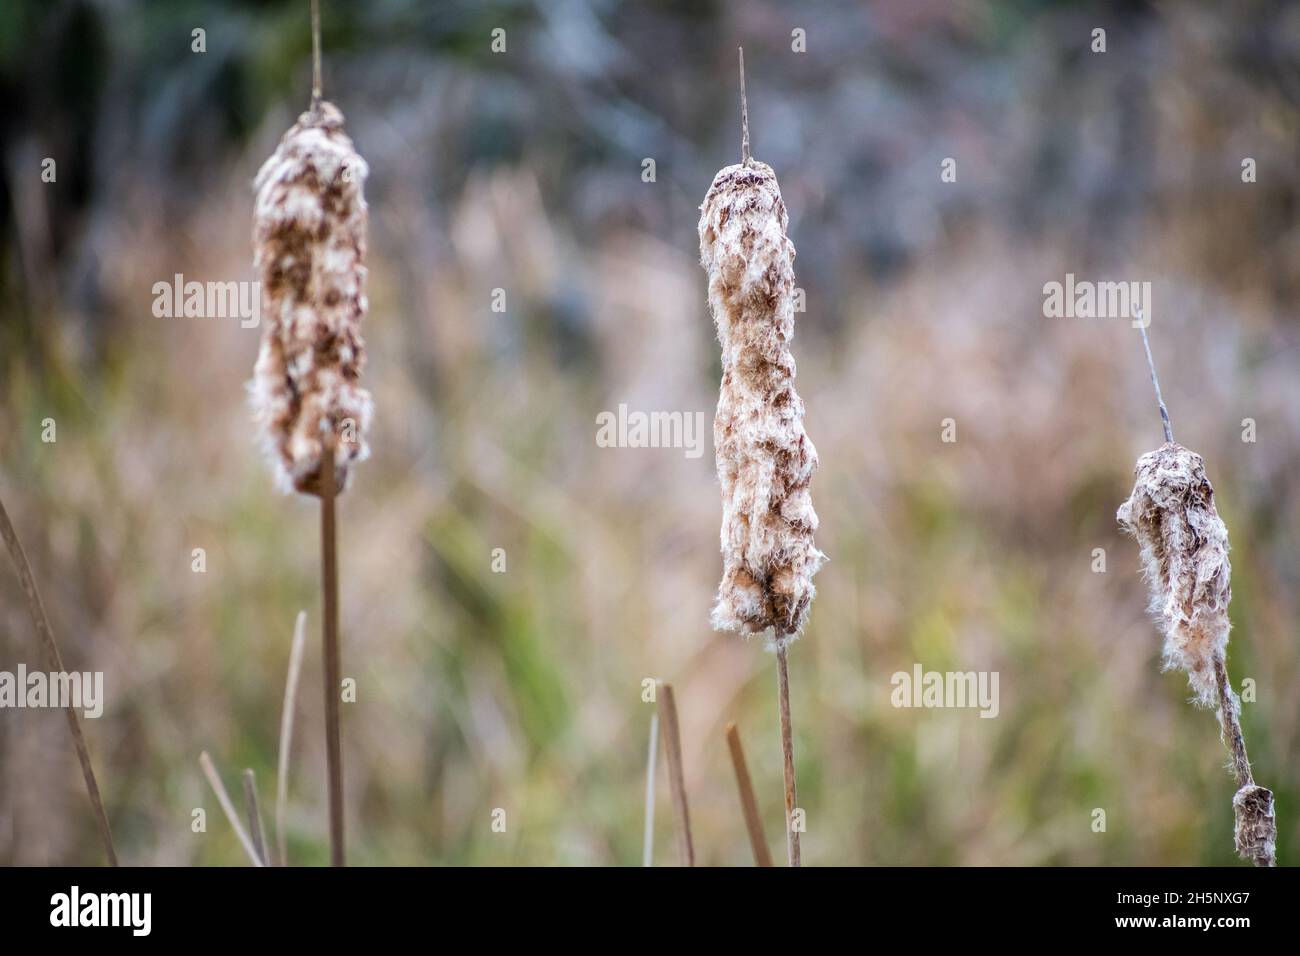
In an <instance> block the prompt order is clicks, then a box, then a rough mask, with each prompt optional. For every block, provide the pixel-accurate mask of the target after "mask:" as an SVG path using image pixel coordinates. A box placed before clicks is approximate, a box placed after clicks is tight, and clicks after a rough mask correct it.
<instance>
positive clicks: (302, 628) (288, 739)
mask: <svg viewBox="0 0 1300 956" xmlns="http://www.w3.org/2000/svg"><path fill="white" fill-rule="evenodd" d="M306 639H307V612H306V611H299V612H298V620H297V621H296V622H295V623H294V626H293V644H292V646H291V647H290V648H289V676H288V677H287V678H286V679H285V682H284V709H283V710H282V711H281V712H280V759H279V765H278V766H277V768H276V780H275V842H276V846H277V848H278V849H279V851H280V865H281V866H288V865H289V855H288V852H287V851H286V843H287V839H288V838H287V836H286V835H285V826H284V814H285V808H286V806H287V804H288V800H289V754H290V751H291V748H292V745H293V718H294V712H295V710H296V706H297V702H298V678H299V676H300V675H301V674H302V649H303V645H304V644H305V643H306Z"/></svg>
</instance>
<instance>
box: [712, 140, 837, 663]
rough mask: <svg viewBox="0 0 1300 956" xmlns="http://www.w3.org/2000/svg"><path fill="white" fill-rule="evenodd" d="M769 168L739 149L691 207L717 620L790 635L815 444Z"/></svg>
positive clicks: (815, 556) (818, 559) (813, 522)
mask: <svg viewBox="0 0 1300 956" xmlns="http://www.w3.org/2000/svg"><path fill="white" fill-rule="evenodd" d="M788 218H789V217H788V216H787V214H786V209H785V203H784V202H783V201H782V199H781V190H780V187H779V186H778V185H777V181H776V174H775V173H773V171H772V168H771V167H770V166H768V165H766V164H765V163H761V162H758V161H757V160H753V159H750V160H748V161H746V162H744V163H741V164H739V165H736V166H728V167H726V168H725V169H723V170H721V171H720V172H719V173H718V175H717V176H716V177H715V178H714V180H713V185H712V186H710V187H709V191H708V194H707V195H706V196H705V198H704V203H703V204H702V205H701V206H700V225H699V231H700V261H701V264H702V265H703V266H704V268H705V270H706V271H707V272H708V274H709V307H710V309H711V311H712V312H713V319H714V322H715V324H716V326H717V331H718V341H719V342H720V343H721V344H722V387H721V390H720V394H719V396H718V410H717V414H716V416H715V417H714V420H713V443H714V448H715V450H716V452H717V468H718V480H719V482H720V483H721V486H722V534H721V541H722V556H723V576H722V583H721V585H720V586H719V588H718V599H717V604H716V605H715V607H714V609H713V616H712V619H713V626H714V627H715V628H717V629H719V630H734V631H740V632H742V633H757V632H761V631H764V630H766V629H767V628H769V627H770V628H774V629H775V639H776V641H777V642H778V643H781V642H783V641H785V640H787V639H789V638H791V637H793V636H795V635H797V634H798V632H799V629H800V628H801V627H802V626H803V623H804V620H805V618H806V617H807V614H808V607H809V604H810V603H811V602H812V599H813V596H814V594H816V589H815V588H814V587H813V583H812V578H813V575H814V574H816V573H817V570H818V569H819V568H820V567H821V565H822V563H823V562H824V561H825V560H826V556H825V555H824V554H822V553H821V552H820V551H818V550H817V547H816V546H815V545H814V543H813V532H814V531H816V530H817V513H816V512H815V511H814V510H813V505H812V496H811V494H810V493H809V483H810V481H811V479H812V474H813V472H814V471H815V470H816V468H817V451H816V449H815V448H814V447H813V444H812V442H811V441H810V440H809V439H808V436H807V434H805V432H804V427H803V416H804V406H803V401H802V400H801V399H800V398H799V396H798V394H797V393H796V392H795V389H794V378H795V363H794V357H793V356H792V355H791V354H790V340H791V339H792V338H793V336H794V301H793V290H794V244H793V243H791V242H790V239H789V238H788V237H787V236H786V226H787V223H788Z"/></svg>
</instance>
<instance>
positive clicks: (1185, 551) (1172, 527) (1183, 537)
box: [1116, 442, 1232, 707]
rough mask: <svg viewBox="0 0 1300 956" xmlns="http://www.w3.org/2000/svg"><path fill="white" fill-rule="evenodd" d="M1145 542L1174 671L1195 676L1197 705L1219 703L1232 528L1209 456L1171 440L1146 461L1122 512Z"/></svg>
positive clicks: (1154, 604)
mask: <svg viewBox="0 0 1300 956" xmlns="http://www.w3.org/2000/svg"><path fill="white" fill-rule="evenodd" d="M1116 517H1117V518H1118V519H1119V523H1120V525H1121V527H1123V529H1124V530H1125V531H1127V532H1128V533H1129V534H1131V535H1133V536H1134V537H1135V538H1137V541H1138V544H1139V546H1140V547H1141V549H1142V564H1143V567H1144V569H1145V571H1146V576H1147V580H1148V583H1149V585H1150V588H1151V611H1152V613H1153V614H1154V615H1155V616H1156V618H1157V620H1158V621H1159V623H1160V629H1161V631H1162V632H1163V633H1164V638H1165V645H1164V662H1165V668H1166V669H1167V670H1172V669H1174V668H1177V669H1179V670H1184V671H1186V672H1187V677H1188V681H1189V683H1190V684H1191V686H1192V690H1193V691H1194V692H1195V694H1196V702H1197V704H1199V705H1200V706H1202V707H1210V706H1213V705H1215V704H1216V703H1217V702H1218V686H1217V682H1216V679H1215V662H1216V661H1222V660H1223V658H1224V653H1225V650H1226V648H1227V646H1228V629H1229V626H1230V625H1229V623H1228V602H1229V601H1231V600H1232V586H1231V584H1230V580H1229V579H1230V576H1231V572H1232V568H1231V566H1230V565H1229V563H1228V529H1227V528H1226V527H1225V526H1224V524H1223V521H1222V520H1221V519H1220V518H1219V513H1218V511H1217V510H1216V509H1215V507H1214V489H1213V488H1212V487H1211V486H1210V482H1209V479H1207V478H1206V477H1205V463H1204V462H1203V461H1202V460H1201V456H1200V455H1198V454H1196V453H1195V452H1191V451H1188V450H1187V449H1186V448H1184V447H1183V446H1182V445H1179V444H1177V443H1175V442H1166V443H1165V444H1163V445H1161V446H1160V447H1159V448H1158V449H1156V450H1155V451H1153V452H1148V453H1147V454H1145V455H1143V456H1142V457H1141V458H1139V459H1138V463H1137V469H1136V481H1135V484H1134V486H1133V493H1132V495H1130V496H1129V499H1128V501H1126V502H1124V504H1122V505H1121V506H1120V509H1119V513H1118V514H1117V515H1116Z"/></svg>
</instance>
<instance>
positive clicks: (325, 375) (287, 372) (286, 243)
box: [249, 102, 372, 494]
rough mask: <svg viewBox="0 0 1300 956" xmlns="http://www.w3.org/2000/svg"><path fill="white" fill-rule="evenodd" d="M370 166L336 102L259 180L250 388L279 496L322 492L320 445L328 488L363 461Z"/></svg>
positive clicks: (293, 138)
mask: <svg viewBox="0 0 1300 956" xmlns="http://www.w3.org/2000/svg"><path fill="white" fill-rule="evenodd" d="M367 173H368V169H367V167H366V163H365V160H363V159H362V158H361V157H360V156H359V155H357V153H356V151H355V150H354V149H353V148H352V141H351V140H350V139H349V138H348V136H347V134H346V133H345V132H344V131H343V114H342V113H341V112H340V111H339V109H338V107H336V106H334V105H333V104H332V103H328V102H325V103H321V104H320V107H319V108H318V109H317V110H316V111H314V112H309V113H303V114H302V116H300V117H299V118H298V122H297V123H296V124H294V126H293V127H292V128H291V129H290V130H289V131H288V132H287V133H285V135H284V138H283V139H281V141H280V145H279V146H278V147H277V148H276V151H275V153H274V154H273V155H272V156H271V158H270V159H268V160H267V161H266V163H265V164H263V166H262V169H261V171H260V172H258V174H257V179H256V181H255V183H254V186H255V188H256V190H257V201H256V206H255V212H254V221H253V244H254V250H255V253H254V261H255V264H256V267H257V270H258V272H259V275H260V278H261V283H262V299H263V318H264V322H265V325H264V329H263V335H262V345H261V350H260V351H259V353H258V356H257V365H256V367H255V369H254V373H253V381H252V382H251V383H250V385H249V389H250V393H251V400H252V405H253V413H254V419H255V421H256V423H257V426H258V431H259V434H260V438H261V442H262V445H263V447H264V449H265V451H266V452H267V455H268V457H269V458H270V460H271V462H272V465H273V467H274V468H275V471H276V476H277V481H278V483H279V484H280V486H281V487H283V488H284V489H285V490H289V489H293V490H296V491H299V492H303V493H306V494H320V493H321V491H322V483H321V461H322V456H323V453H324V445H323V442H325V441H330V442H332V443H333V444H334V445H335V487H336V488H337V489H338V490H339V491H342V490H343V489H344V488H346V487H347V481H348V476H349V473H350V470H351V469H350V465H351V464H352V462H354V461H360V460H363V459H365V458H366V457H367V456H368V454H369V447H368V446H367V444H366V433H367V430H368V429H369V427H370V419H371V414H372V407H371V400H370V393H369V392H367V391H366V390H365V389H364V388H362V387H361V385H360V380H361V372H362V369H363V368H364V366H365V345H364V342H363V341H362V338H361V320H362V319H363V318H364V317H365V315H366V311H367V308H368V303H367V301H366V292H365V283H366V267H365V258H366V201H365V196H364V193H363V186H364V183H365V179H366V175H367Z"/></svg>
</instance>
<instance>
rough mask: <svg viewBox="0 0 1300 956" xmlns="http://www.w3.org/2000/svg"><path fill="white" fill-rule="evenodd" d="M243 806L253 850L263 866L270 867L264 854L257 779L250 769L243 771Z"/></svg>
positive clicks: (264, 840)
mask: <svg viewBox="0 0 1300 956" xmlns="http://www.w3.org/2000/svg"><path fill="white" fill-rule="evenodd" d="M244 806H245V808H246V809H247V810H248V832H249V835H250V836H251V837H252V838H253V849H254V850H256V851H257V855H258V858H259V859H261V861H262V864H263V865H264V866H270V865H271V858H270V857H269V856H268V855H267V853H266V838H265V836H263V833H262V810H261V808H260V807H258V805H257V777H256V776H255V775H254V774H253V771H252V770H251V769H245V770H244Z"/></svg>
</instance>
